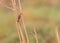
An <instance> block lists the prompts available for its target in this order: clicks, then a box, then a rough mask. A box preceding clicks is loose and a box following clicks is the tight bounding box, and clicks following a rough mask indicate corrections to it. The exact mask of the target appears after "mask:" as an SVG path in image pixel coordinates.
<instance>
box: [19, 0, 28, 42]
mask: <svg viewBox="0 0 60 43" xmlns="http://www.w3.org/2000/svg"><path fill="white" fill-rule="evenodd" d="M18 3H19V10H20V13H23V12H22V4H21V0H18ZM21 20H22V23H23V27H24V31H25V35H26V38H27V43H29V39H28V34H27V31H26V26H25V24H24V19H23V15H21Z"/></svg>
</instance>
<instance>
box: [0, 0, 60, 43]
mask: <svg viewBox="0 0 60 43" xmlns="http://www.w3.org/2000/svg"><path fill="white" fill-rule="evenodd" d="M0 1H1V2H2V4H0V43H19V38H18V33H17V28H16V25H15V14H14V13H13V11H12V10H11V9H8V8H6V7H5V6H3V5H6V6H9V7H12V4H11V0H0ZM16 3H17V7H18V1H17V0H16ZM21 4H22V8H23V9H22V10H23V17H24V22H25V26H26V29H27V32H28V37H29V41H30V43H36V41H35V38H34V32H33V29H34V28H35V29H36V32H37V35H38V40H39V43H57V39H56V34H55V25H57V27H58V34H59V36H60V32H59V31H60V0H21ZM23 31H24V30H23Z"/></svg>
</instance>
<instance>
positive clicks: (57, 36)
mask: <svg viewBox="0 0 60 43" xmlns="http://www.w3.org/2000/svg"><path fill="white" fill-rule="evenodd" d="M55 33H56V38H57V42H58V43H60V39H59V33H58V26H57V25H56V26H55Z"/></svg>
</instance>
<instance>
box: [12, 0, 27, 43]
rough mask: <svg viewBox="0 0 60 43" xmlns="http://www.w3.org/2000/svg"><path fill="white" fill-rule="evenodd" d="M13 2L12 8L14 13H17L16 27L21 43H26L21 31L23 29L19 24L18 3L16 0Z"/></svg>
mask: <svg viewBox="0 0 60 43" xmlns="http://www.w3.org/2000/svg"><path fill="white" fill-rule="evenodd" d="M11 1H12V6H13V8H14V9H15V11H14V13H15V16H16V26H17V30H18V35H19V39H20V43H26V42H25V37H24V35H23V32H22V30H21V27H20V25H19V23H18V22H17V18H18V12H17V8H16V2H15V0H11ZM20 34H21V37H22V40H23V42H21V37H20Z"/></svg>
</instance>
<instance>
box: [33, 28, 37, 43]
mask: <svg viewBox="0 0 60 43" xmlns="http://www.w3.org/2000/svg"><path fill="white" fill-rule="evenodd" d="M34 33H35V39H36V43H38V36H37V32H36V30H35V28H34Z"/></svg>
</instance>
